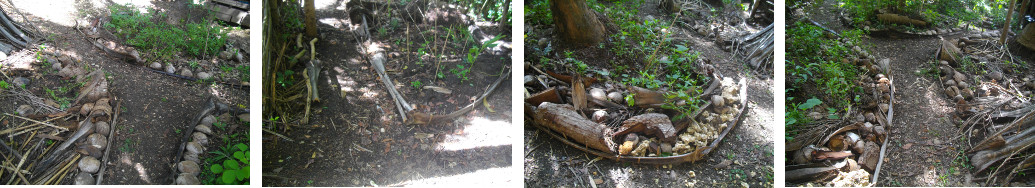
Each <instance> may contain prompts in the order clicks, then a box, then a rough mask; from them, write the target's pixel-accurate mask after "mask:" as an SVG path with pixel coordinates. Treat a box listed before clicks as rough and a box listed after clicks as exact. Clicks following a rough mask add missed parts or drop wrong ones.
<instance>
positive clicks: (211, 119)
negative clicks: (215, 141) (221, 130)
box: [201, 115, 216, 125]
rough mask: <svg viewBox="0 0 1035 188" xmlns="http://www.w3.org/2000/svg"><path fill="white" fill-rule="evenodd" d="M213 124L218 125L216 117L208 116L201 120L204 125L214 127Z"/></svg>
mask: <svg viewBox="0 0 1035 188" xmlns="http://www.w3.org/2000/svg"><path fill="white" fill-rule="evenodd" d="M213 123H216V116H212V115H208V116H205V117H204V118H201V124H202V125H212V124H213Z"/></svg>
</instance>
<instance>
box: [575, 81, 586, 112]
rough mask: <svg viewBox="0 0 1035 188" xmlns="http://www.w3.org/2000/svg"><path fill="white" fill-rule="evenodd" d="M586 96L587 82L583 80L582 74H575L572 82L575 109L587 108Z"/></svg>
mask: <svg viewBox="0 0 1035 188" xmlns="http://www.w3.org/2000/svg"><path fill="white" fill-rule="evenodd" d="M586 98H587V97H586V84H585V83H583V82H582V76H580V75H575V79H574V80H573V82H572V84H571V103H572V104H573V105H575V111H579V112H581V111H582V109H586V107H587V106H586V105H587V104H586ZM579 114H582V113H579Z"/></svg>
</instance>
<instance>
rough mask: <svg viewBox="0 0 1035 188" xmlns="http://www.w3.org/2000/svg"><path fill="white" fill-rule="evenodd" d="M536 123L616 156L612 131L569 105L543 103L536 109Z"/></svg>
mask: <svg viewBox="0 0 1035 188" xmlns="http://www.w3.org/2000/svg"><path fill="white" fill-rule="evenodd" d="M535 113H536V115H535V122H536V123H537V124H539V125H543V126H546V127H548V128H550V129H552V130H554V131H557V132H559V133H561V134H562V135H563V136H565V137H567V138H569V139H571V140H574V141H575V142H578V143H580V144H583V145H585V146H587V147H589V148H593V149H596V150H599V151H604V152H607V153H611V154H614V153H615V151H614V146H615V143H614V141H613V140H612V139H610V138H611V137H610V136H611V135H612V134H613V133H612V131H611V129H608V128H607V126H605V125H603V124H598V123H595V122H593V121H590V120H589V119H586V118H585V117H582V116H581V115H579V113H578V112H575V107H572V106H571V105H567V104H554V103H548V102H547V103H543V104H541V105H539V108H538V109H536V112H535Z"/></svg>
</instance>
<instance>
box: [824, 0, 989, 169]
mask: <svg viewBox="0 0 1035 188" xmlns="http://www.w3.org/2000/svg"><path fill="white" fill-rule="evenodd" d="M822 3H823V4H822V5H821V6H818V7H816V8H812V9H811V11H809V12H810V13H809V18H811V19H812V20H813V21H816V22H818V23H820V24H822V25H823V26H825V27H827V28H830V29H832V30H834V31H837V32H841V31H844V30H846V29H847V28H845V26H844V25H843V24H841V22H840V21H839V20H838V17H839V14H838V13H837V12H839V11H840V9H839V8H837V7H836V1H834V0H827V1H823V2H822ZM944 37H947V39H948V38H949V37H956V36H944ZM939 44H940V42H939V39H938V37H937V36H913V37H897V38H873V37H864V38H863V40H862V44H861V46H863V47H864V49H868V50H869V51H870V52H871V53H873V54H874V55H876V56H877V58H878V59H882V58H887V59H890V60H891V67H892V68H891V72H892V73H891V75H892V76H894V82H895V83H894V84H895V88H896V89H897V90H896V93H895V97H896V100H895V117H894V120H893V124H892V125H893V127H892V129H891V137H890V142H889V144H890V145H889V146H888V150H887V157H885V159H884V160H885V163H884V165H883V166H882V169H881V175H880V177H879V178H880V179H879V180H878V181H879V182H878V184H877V185H878V186H920V187H924V186H964V185H963V184H962V182H963V180H964V179H965V176H969V172H967V171H966V170H963V169H961V165H962V164H954V163H953V159H954V157H957V154H958V153H959V151H958V150H960V148H961V147H964V146H962V145H961V144H963V142H961V141H960V140H959V139H954V138H957V137H956V136H957V134H956V131H957V127H956V125H954V124H953V123H952V122H951V119H952V117H951V114H952V111H953V109H954V105H953V104H952V103H950V102H949V99H948V98H946V97H944V96H945V95H944V94H943V93H942V92H941V91H942V90H943V89H941V88H940V87H941V86H940V84H939V83H938V82H937V81H938V80H937V78H935V77H932V76H929V75H923V74H921V73H920V72H921V71H922V70H923V69H930V68H931V65H930V63H931V61H933V59H934V54H935V52H936V51H937V50H938V48H939Z"/></svg>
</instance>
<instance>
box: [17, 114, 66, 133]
mask: <svg viewBox="0 0 1035 188" xmlns="http://www.w3.org/2000/svg"><path fill="white" fill-rule="evenodd" d="M4 115H8V116H11V117H16V118H21V119H24V120H28V121H31V122H35V123H39V124H42V125H46V126H49V127H53V128H55V129H58V130H61V131H62V132H64V131H68V128H64V127H58V126H57V125H54V124H50V123H47V122H42V121H36V120H35V119H30V118H26V117H22V116H18V115H14V114H10V113H7V112H4ZM54 119H57V118H54ZM54 119H50V120H54ZM50 120H47V121H50Z"/></svg>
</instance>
